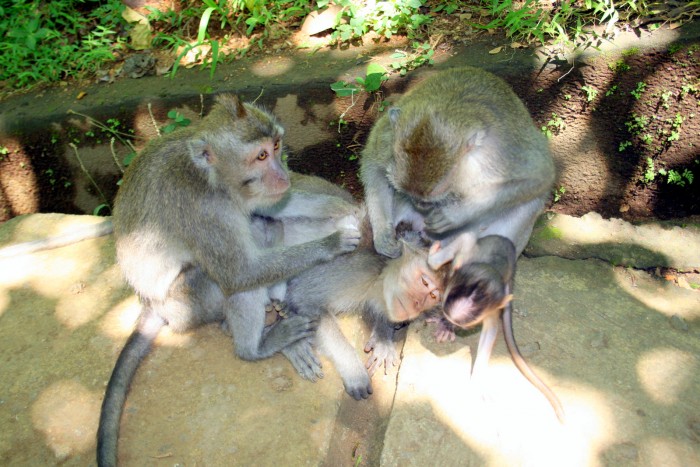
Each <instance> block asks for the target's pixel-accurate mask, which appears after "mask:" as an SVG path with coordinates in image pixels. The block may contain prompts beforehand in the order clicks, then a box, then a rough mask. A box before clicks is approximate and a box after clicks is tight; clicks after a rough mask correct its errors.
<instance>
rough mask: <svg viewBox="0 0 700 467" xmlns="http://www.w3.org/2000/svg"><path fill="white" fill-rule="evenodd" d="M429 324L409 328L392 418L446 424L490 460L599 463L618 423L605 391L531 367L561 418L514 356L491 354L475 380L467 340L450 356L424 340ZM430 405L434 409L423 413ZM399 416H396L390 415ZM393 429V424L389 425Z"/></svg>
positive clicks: (431, 427) (433, 428) (427, 425)
mask: <svg viewBox="0 0 700 467" xmlns="http://www.w3.org/2000/svg"><path fill="white" fill-rule="evenodd" d="M428 332H429V331H427V330H426V331H421V333H423V337H416V336H419V333H417V332H413V333H412V332H410V331H409V333H408V337H407V342H406V345H405V346H404V353H405V354H409V355H410V358H404V360H403V362H402V365H401V373H400V374H399V384H398V390H397V397H396V403H395V405H394V415H392V419H398V420H400V419H401V417H404V419H405V421H404V422H403V423H409V422H408V421H407V420H408V419H409V418H410V419H411V420H414V421H413V422H410V423H418V422H417V421H415V418H414V417H416V416H419V417H421V418H420V421H419V423H420V428H421V429H422V430H423V431H425V432H429V433H433V432H435V433H440V432H442V431H443V430H444V428H441V427H448V428H449V432H451V433H454V434H455V435H456V436H457V437H458V438H459V439H461V440H462V441H463V442H464V443H465V444H466V445H468V446H469V448H470V449H471V450H473V451H474V452H476V453H478V455H479V456H480V457H481V458H483V459H484V463H483V464H484V465H567V466H588V465H595V464H596V462H597V458H598V456H599V452H600V451H601V450H602V449H603V448H604V447H605V445H606V442H609V440H610V439H613V438H614V436H615V435H616V433H615V430H616V426H615V423H614V419H613V416H612V412H611V409H610V407H609V404H608V403H607V402H606V397H605V395H604V394H603V393H601V392H599V391H597V390H595V389H593V388H587V387H585V386H583V385H581V384H577V385H576V387H575V391H574V390H572V391H569V390H567V389H566V388H563V387H562V386H561V385H560V384H559V385H558V384H557V379H556V378H554V377H553V376H551V375H548V374H547V373H546V372H544V371H543V370H542V369H539V368H533V369H534V371H535V372H536V373H538V374H539V375H540V376H541V377H542V378H543V379H544V380H545V381H546V382H547V383H548V384H549V385H550V386H551V387H552V389H553V390H554V391H555V392H556V394H557V395H558V397H559V398H560V399H561V400H562V403H563V405H564V410H565V412H566V423H565V424H561V423H559V421H558V420H557V417H556V415H555V413H554V410H553V409H552V407H551V406H550V404H549V402H548V401H547V399H546V398H545V397H544V396H543V395H542V394H541V393H540V392H539V391H538V390H537V389H536V388H535V387H533V386H532V385H531V384H530V382H529V381H527V380H526V379H525V378H524V377H523V376H522V375H521V374H520V372H519V371H518V369H517V368H516V367H515V366H514V365H513V363H512V361H511V360H510V359H509V358H505V357H500V358H494V357H493V356H492V358H491V359H490V362H489V366H488V369H487V370H486V373H485V374H483V376H482V377H481V378H480V379H479V381H480V383H478V386H477V383H476V382H475V381H473V380H472V379H471V378H470V376H469V374H470V370H471V355H470V353H469V349H468V347H463V348H460V349H459V350H457V351H456V352H453V353H451V354H449V355H446V356H444V357H438V356H436V355H435V354H434V353H433V352H432V351H430V350H428V349H426V348H425V347H424V346H423V345H422V343H421V342H422V340H421V339H425V338H426V334H427V333H428ZM425 404H428V405H429V406H430V407H431V409H432V412H433V414H434V418H433V417H432V416H422V415H421V414H422V413H421V412H420V411H419V409H417V407H420V406H421V405H425ZM392 421H393V420H392ZM389 429H390V430H391V426H390V428H389Z"/></svg>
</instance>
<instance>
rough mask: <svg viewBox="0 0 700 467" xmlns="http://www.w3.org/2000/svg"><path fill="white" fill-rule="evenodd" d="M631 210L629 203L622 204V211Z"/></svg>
mask: <svg viewBox="0 0 700 467" xmlns="http://www.w3.org/2000/svg"><path fill="white" fill-rule="evenodd" d="M629 210H630V207H629V205H628V204H623V205H622V206H620V212H627V211H629Z"/></svg>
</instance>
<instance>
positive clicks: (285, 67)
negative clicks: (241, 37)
mask: <svg viewBox="0 0 700 467" xmlns="http://www.w3.org/2000/svg"><path fill="white" fill-rule="evenodd" d="M292 66H294V61H293V60H292V59H291V58H286V57H275V58H274V60H273V59H271V58H269V57H263V58H261V59H259V60H257V61H256V62H255V63H253V65H252V66H251V68H250V71H251V72H253V74H255V75H256V76H260V77H263V78H270V77H273V76H281V75H283V74H284V73H286V72H287V71H289V69H291V68H292Z"/></svg>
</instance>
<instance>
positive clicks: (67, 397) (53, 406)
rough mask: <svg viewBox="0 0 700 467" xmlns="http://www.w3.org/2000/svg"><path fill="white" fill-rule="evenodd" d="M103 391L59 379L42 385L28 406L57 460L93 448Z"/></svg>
mask: <svg viewBox="0 0 700 467" xmlns="http://www.w3.org/2000/svg"><path fill="white" fill-rule="evenodd" d="M101 401H102V394H101V393H100V392H99V391H90V390H88V389H87V388H85V387H84V386H83V385H81V384H80V383H77V382H75V381H70V380H61V381H57V382H54V383H52V384H51V385H50V386H48V387H47V388H45V389H44V390H43V391H42V392H41V393H40V394H39V397H38V398H37V399H36V401H35V402H34V403H33V404H32V406H31V414H32V422H33V425H34V428H35V429H36V430H38V431H39V432H40V433H41V434H42V435H43V437H44V441H45V443H46V445H47V446H48V447H49V448H50V449H51V451H53V454H54V455H55V456H56V460H58V461H64V460H66V459H68V458H69V457H71V456H74V455H75V454H77V453H85V452H87V451H90V450H92V449H94V445H95V432H96V431H97V421H98V418H99V414H100V404H101Z"/></svg>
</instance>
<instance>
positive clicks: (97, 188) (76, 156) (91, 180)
mask: <svg viewBox="0 0 700 467" xmlns="http://www.w3.org/2000/svg"><path fill="white" fill-rule="evenodd" d="M68 146H70V147H72V148H73V151H75V158H76V159H78V163H79V164H80V169H81V170H82V171H83V172H85V175H87V178H88V179H90V182H91V183H92V186H94V187H95V189H96V190H97V192H98V193H99V194H100V196H101V197H102V201H104V203H105V204H106V205H107V206H109V209H110V210H112V205H110V204H109V201H108V200H107V197H106V196H105V194H104V193H102V190H100V187H99V186H98V185H97V183H96V182H95V179H94V178H92V175H90V172H88V170H87V169H86V168H85V164H83V160H82V159H81V158H80V154H78V147H77V146H76V145H75V144H73V143H68Z"/></svg>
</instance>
